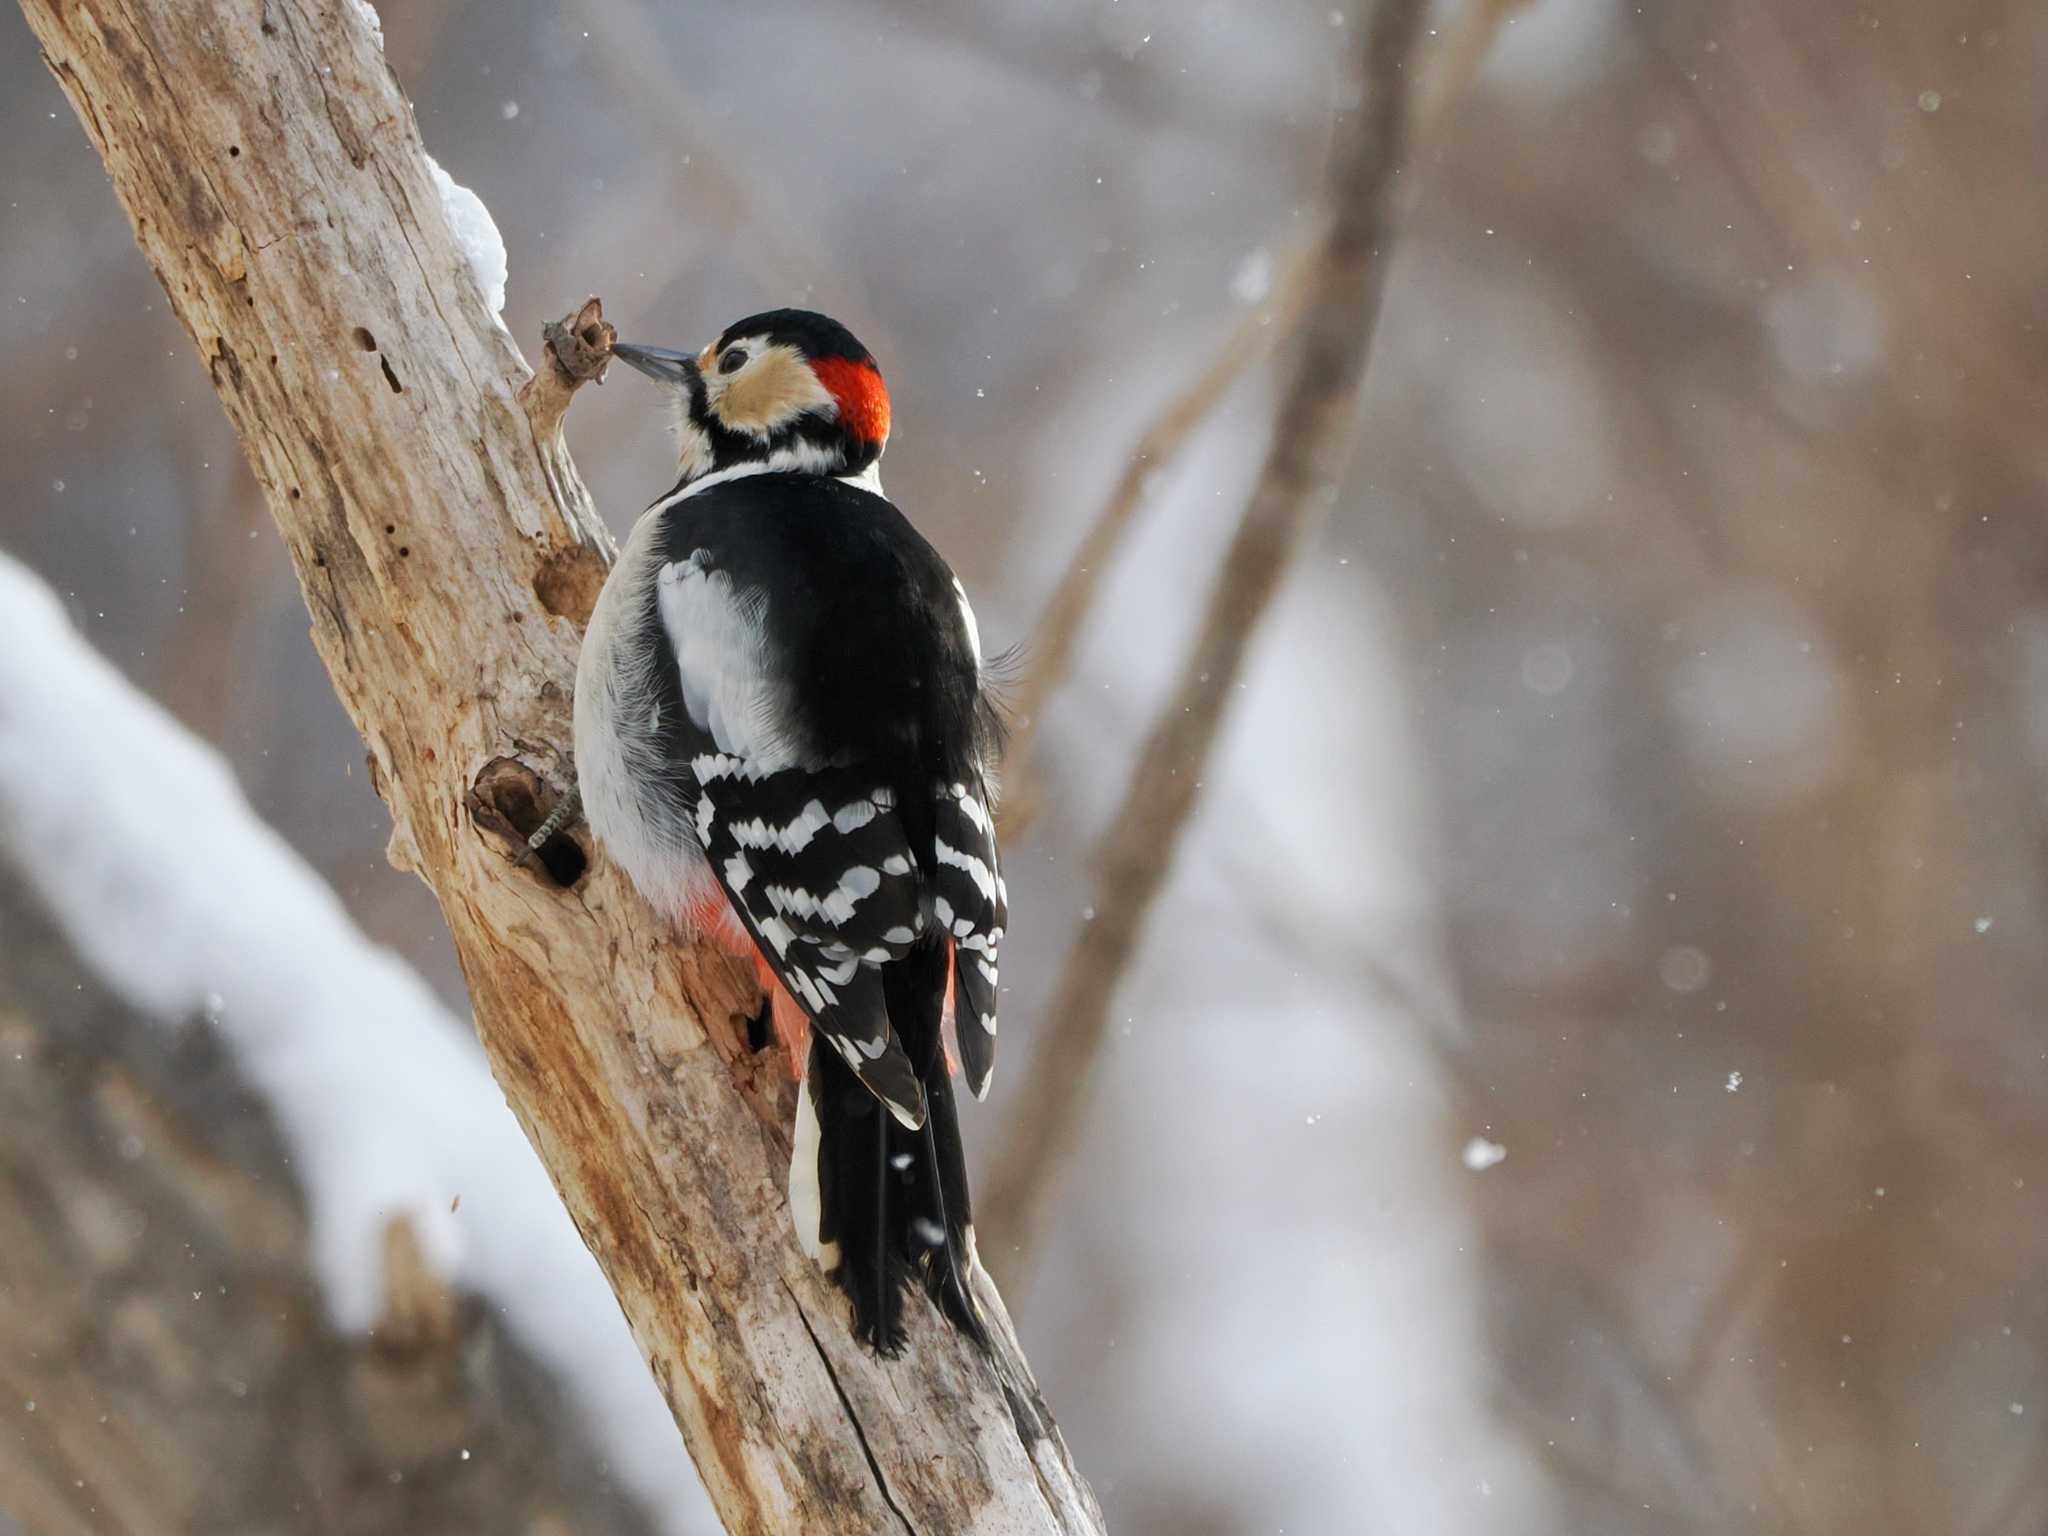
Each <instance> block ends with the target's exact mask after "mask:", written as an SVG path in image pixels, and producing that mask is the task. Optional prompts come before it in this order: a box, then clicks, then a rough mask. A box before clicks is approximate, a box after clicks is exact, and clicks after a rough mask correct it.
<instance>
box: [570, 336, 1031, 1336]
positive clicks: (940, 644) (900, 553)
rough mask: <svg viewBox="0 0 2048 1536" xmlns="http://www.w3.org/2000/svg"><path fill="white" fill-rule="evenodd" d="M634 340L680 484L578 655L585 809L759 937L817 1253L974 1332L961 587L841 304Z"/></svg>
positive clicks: (984, 732) (716, 929)
mask: <svg viewBox="0 0 2048 1536" xmlns="http://www.w3.org/2000/svg"><path fill="white" fill-rule="evenodd" d="M614 355H615V356H617V357H618V359H619V360H620V361H621V362H624V363H627V364H629V365H630V366H631V367H633V368H635V369H637V370H638V371H639V372H641V373H644V374H646V375H647V376H648V377H650V378H652V379H654V380H655V381H656V382H658V383H659V384H661V385H662V386H664V387H665V388H666V389H667V390H668V391H669V393H670V394H671V396H672V399H673V404H674V408H675V413H676V431H677V436H678V439H679V442H680V461H681V476H680V478H679V479H678V480H677V481H676V483H675V485H674V487H673V488H672V489H671V490H670V491H669V492H668V493H667V494H666V495H664V496H662V497H661V498H660V499H659V500H658V501H656V502H655V503H654V504H653V505H652V506H650V507H649V508H648V509H647V511H646V512H645V513H643V514H642V515H641V517H640V520H639V522H638V523H637V524H635V526H634V528H633V532H632V535H631V537H630V538H628V539H627V541H626V546H625V549H624V552H623V553H622V554H621V556H620V558H619V562H618V564H617V566H616V567H614V569H613V570H612V573H611V576H610V578H609V579H608V580H607V581H606V583H605V587H604V592H603V594H602V596H600V597H599V599H598V602H597V609H596V612H595V613H594V614H593V615H592V617H591V621H590V628H589V632H588V633H587V634H586V635H585V637H584V641H583V653H582V658H581V661H580V663H579V665H578V667H577V672H576V767H577V776H578V779H579V781H580V784H581V788H582V792H583V802H584V807H585V813H586V814H587V816H588V817H589V820H590V825H591V827H592V829H593V830H594V831H595V832H596V834H597V837H598V839H599V841H600V842H601V843H602V844H603V845H604V847H605V849H606V850H607V851H608V852H609V854H610V856H611V857H612V858H613V859H614V860H616V861H617V862H618V863H619V865H620V866H621V867H623V868H624V870H625V871H626V873H627V874H628V875H629V876H630V877H631V878H632V880H633V883H634V884H635V885H637V886H638V887H639V889H640V890H641V892H642V893H643V894H644V895H645V896H646V897H647V898H648V900H649V901H651V902H652V903H653V904H654V905H655V906H656V907H657V908H659V909H660V910H661V912H662V913H663V914H665V915H666V916H668V917H669V918H670V919H671V920H673V921H674V922H675V923H677V924H678V925H679V926H680V927H682V928H684V929H686V930H689V931H693V932H696V933H699V934H702V935H705V936H708V937H710V938H712V939H715V940H717V941H718V942H721V943H723V944H725V945H726V946H727V947H729V948H731V949H733V950H735V951H737V952H740V953H742V954H747V955H751V956H752V957H753V959H754V962H755V964H756V966H757V968H758V969H759V971H760V973H761V975H762V978H763V981H764V983H765V984H766V985H767V986H768V989H769V994H770V997H771V999H772V1003H773V1009H774V1018H775V1023H776V1026H777V1030H778V1032H779V1033H780V1034H781V1036H782V1039H783V1040H784V1043H785V1044H786V1045H787V1046H788V1047H789V1049H790V1051H791V1055H792V1059H793V1061H794V1063H795V1065H796V1067H797V1070H798V1071H799V1073H800V1074H801V1082H802V1086H801V1088H800V1090H799V1093H798V1098H797V1119H796V1126H795V1130H794V1142H795V1152H794V1155H793V1157H792V1159H791V1163H790V1172H789V1205H790V1213H791V1217H792V1219H793V1220H794V1222H795V1224H796V1228H797V1236H798V1239H799V1241H800V1243H801V1244H802V1246H803V1249H804V1251H805V1252H806V1253H808V1254H809V1255H810V1256H811V1257H812V1258H813V1259H814V1260H816V1261H817V1262H818V1263H819V1264H820V1265H821V1266H822V1267H823V1268H824V1269H825V1271H826V1272H827V1273H828V1274H830V1275H831V1276H832V1277H833V1278H834V1280H836V1281H837V1283H838V1284H839V1285H840V1286H841V1287H842V1288H843V1289H844V1290H845V1291H846V1293H847V1295H848V1296H849V1297H850V1298H851V1299H852V1303H853V1315H854V1327H855V1330H856V1331H857V1332H858V1333H859V1334H860V1335H861V1336H862V1337H863V1338H865V1339H866V1340H867V1341H868V1342H869V1343H871V1344H872V1345H874V1346H875V1347H876V1348H878V1349H880V1350H882V1351H884V1352H888V1353H893V1352H895V1351H896V1350H898V1349H900V1348H901V1347H902V1344H903V1339H904V1333H903V1310H902V1309H903V1290H904V1287H905V1285H906V1284H907V1283H908V1282H909V1281H911V1280H913V1279H916V1280H919V1281H921V1282H922V1283H923V1284H924V1285H925V1286H926V1288H927V1289H928V1290H929V1291H930V1292H931V1294H932V1296H933V1297H934V1299H935V1300H937V1301H938V1303H939V1304H940V1306H941V1307H942V1308H943V1309H944V1310H945V1312H946V1313H947V1315H948V1316H950V1317H951V1318H952V1319H953V1320H954V1322H955V1323H956V1324H958V1325H959V1326H961V1327H962V1328H964V1329H965V1330H967V1331H968V1332H969V1333H971V1334H973V1335H974V1336H976V1337H981V1336H982V1327H981V1322H980V1313H979V1309H978V1308H977V1306H976V1304H975V1301H974V1293H973V1289H972V1286H971V1277H972V1274H973V1271H974V1268H975V1265H976V1263H977V1260H976V1257H975V1249H974V1227H973V1225H972V1222H971V1219H970V1215H969V1210H968V1198H967V1177H966V1165H965V1160H964V1158H963V1156H962V1152H961V1145H960V1131H959V1123H958V1120H957V1118H956V1116H955V1112H954V1101H953V1090H952V1084H951V1081H950V1076H949V1062H948V1051H947V1048H946V1045H945V1042H944V1040H943V1039H942V1018H943V1016H945V1015H946V1014H947V1013H949V1012H950V1014H951V1015H952V1017H953V1020H954V1037H955V1039H956V1041H957V1048H958V1052H959V1060H960V1066H961V1068H962V1070H963V1072H964V1074H965V1077H966V1081H967V1085H968V1087H969V1088H970V1089H971V1090H972V1091H973V1093H974V1094H975V1096H976V1097H977V1098H981V1097H985V1096H986V1094H987V1092H988V1085H989V1074H990V1071H991V1069H992V1068H993V1066H994V1063H995V1043H996V974H997V972H996V965H997V951H998V949H999V947H1000V946H1001V943H1002V938H1003V924H1004V920H1005V918H1004V907H1005V895H1004V890H1003V880H1002V875H1001V873H1000V871H999V869H998V864H997V857H996V839H995V821H994V815H993V811H994V802H993V800H992V798H991V788H992V783H991V778H992V775H991V770H992V768H993V765H994V762H995V755H996V751H997V748H998V738H999V734H1000V724H999V720H998V716H997V712H996V708H995V705H994V701H993V699H992V697H991V695H990V692H989V689H988V685H987V682H986V679H985V676H984V669H983V665H982V658H981V642H980V639H979V636H978V635H977V633H976V628H975V622H974V611H973V609H972V608H971V607H970V606H969V605H968V601H967V594H966V591H965V590H964V589H963V588H962V586H961V585H960V582H959V579H958V578H957V577H955V576H954V574H953V572H952V570H951V568H949V567H948V566H947V564H946V562H945V561H944V560H943V559H941V558H940V557H939V554H938V552H937V551H936V550H934V549H933V548H932V546H931V545H930V544H928V543H927V542H925V540H924V538H923V537H922V536H921V535H920V534H919V533H918V532H917V530H916V529H915V528H913V527H912V526H911V525H910V523H909V522H908V521H907V520H906V519H905V518H904V516H903V514H902V513H901V512H899V511H897V510H896V508H895V507H894V506H893V505H891V504H890V502H889V501H888V499H887V498H886V497H885V496H884V495H883V493H882V487H881V479H880V476H879V473H878V469H879V464H880V460H881V457H882V450H883V448H884V447H885V446H886V445H887V443H888V440H889V395H888V391H887V389H886V388H885V387H884V385H883V383H882V376H881V372H880V370H879V369H877V368H876V366H875V361H874V359H873V357H871V356H870V355H869V353H868V351H867V349H866V348H865V347H863V346H862V345H861V344H860V343H859V342H858V341H856V340H854V338H853V336H852V335H851V334H850V333H849V332H848V331H847V330H846V328H845V327H844V326H842V325H840V324H838V323H837V322H836V321H833V320H829V319H827V318H826V317H825V316H823V315H818V314H813V313H810V312H809V311H806V310H796V309H782V310H773V311H770V312H768V313H765V314H759V315H754V316H751V317H750V318H748V319H745V320H742V321H740V322H739V323H738V324H736V325H733V326H730V327H728V328H727V330H726V332H725V334H724V335H722V336H720V337H719V338H718V340H717V341H716V342H714V343H712V344H711V345H710V346H708V347H706V348H705V349H704V350H703V351H702V352H700V353H698V354H696V355H695V356H691V355H689V354H687V353H682V352H672V351H668V350H665V349H661V348H655V347H640V346H627V345H620V346H618V347H616V348H614Z"/></svg>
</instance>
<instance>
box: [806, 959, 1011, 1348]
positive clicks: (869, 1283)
mask: <svg viewBox="0 0 2048 1536" xmlns="http://www.w3.org/2000/svg"><path fill="white" fill-rule="evenodd" d="M949 958H950V956H949V952H948V951H947V949H946V948H945V947H944V946H943V945H938V944H934V945H932V946H930V948H929V949H928V950H927V949H924V948H920V949H919V950H917V951H914V952H913V953H912V955H911V956H909V957H907V958H906V959H905V960H903V961H899V962H898V963H897V964H896V965H893V966H891V967H889V974H887V975H886V976H885V985H886V989H887V994H888V1002H889V1015H890V1021H891V1023H892V1025H893V1026H894V1028H895V1030H896V1033H897V1037H898V1038H899V1039H900V1040H901V1041H902V1042H903V1045H904V1049H905V1052H906V1054H907V1055H908V1056H909V1057H910V1060H911V1063H912V1065H913V1066H914V1067H915V1069H916V1070H917V1072H918V1075H919V1077H920V1078H921V1079H922V1081H923V1083H924V1088H925V1094H926V1103H927V1105H928V1113H927V1115H926V1118H925V1123H924V1125H923V1127H922V1128H921V1129H919V1130H911V1129H909V1128H908V1127H906V1126H904V1125H903V1124H902V1123H901V1122H899V1121H898V1120H897V1119H896V1118H895V1117H894V1116H893V1115H891V1114H889V1113H888V1112H887V1111H886V1110H885V1109H883V1108H882V1106H881V1105H880V1104H879V1103H878V1102H877V1101H876V1099H875V1097H874V1095H873V1094H871V1093H870V1092H868V1090H867V1089H866V1088H865V1087H863V1086H862V1085H861V1082H860V1079H859V1078H857V1077H856V1076H855V1075H854V1073H853V1070H852V1068H850V1067H848V1066H847V1065H846V1063H845V1062H844V1061H843V1060H842V1059H841V1058H840V1056H839V1053H838V1052H837V1051H836V1050H833V1049H832V1048H831V1047H830V1046H828V1045H827V1044H826V1043H825V1042H824V1041H823V1040H821V1039H818V1038H817V1037H815V1036H814V1037H813V1038H812V1042H811V1057H810V1064H809V1073H808V1095H809V1099H810V1107H811V1112H812V1113H814V1114H815V1116H816V1121H817V1142H816V1147H817V1154H816V1155H817V1160H818V1168H817V1190H818V1209H817V1213H816V1221H817V1238H818V1249H819V1256H820V1262H822V1263H823V1264H824V1266H825V1268H826V1270H827V1271H828V1272H829V1273H830V1274H831V1275H832V1278H833V1279H834V1280H835V1281H836V1282H837V1283H838V1285H839V1287H840V1289H842V1290H843V1291H845V1292H846V1294H847V1296H848V1298H849V1299H850V1300H851V1301H852V1303H853V1318H854V1331H855V1333H856V1334H858V1335H859V1336H860V1337H861V1338H862V1339H864V1340H865V1341H866V1342H867V1343H868V1344H870V1345H871V1346H873V1347H874V1348H875V1349H877V1350H879V1351H880V1352H881V1353H883V1354H887V1355H894V1354H896V1353H898V1352H900V1351H901V1350H902V1348H903V1345H904V1340H905V1336H904V1329H903V1294H904V1290H905V1287H906V1286H907V1285H908V1284H909V1283H910V1281H911V1280H912V1279H916V1280H919V1281H921V1282H922V1284H923V1285H924V1288H925V1290H926V1291H927V1292H928V1293H929V1294H930V1295H931V1297H932V1299H933V1300H934V1301H935V1302H937V1303H938V1305H939V1306H940V1308H941V1309H942V1310H943V1311H944V1312H945V1313H946V1315H947V1317H949V1318H950V1319H952V1321H953V1323H954V1325H955V1326H957V1327H958V1328H960V1329H961V1330H962V1331H963V1332H964V1333H966V1334H967V1335H968V1336H969V1337H971V1338H973V1339H974V1340H975V1341H976V1342H978V1343H980V1344H982V1345H984V1346H986V1344H987V1342H988V1340H987V1334H986V1333H985V1331H984V1329H983V1326H982V1321H981V1314H980V1309H979V1308H978V1307H977V1306H976V1304H975V1301H974V1292H973V1287H972V1268H973V1263H974V1259H973V1251H974V1250H973V1242H974V1236H973V1226H972V1218H971V1216H970V1213H969V1206H968V1196H967V1159H966V1155H965V1152H964V1150H963V1148H962V1146H961V1143H960V1122H959V1118H958V1114H957V1110H956V1107H955V1104H954V1100H953V1088H952V1083H951V1081H950V1079H949V1077H948V1075H947V1071H946V1059H945V1052H944V1050H943V1049H942V1048H941V1046H940V1043H939V1016H940V1012H941V1010H942V1008H943V1006H944V999H945V975H946V971H945V966H946V964H947V962H948V960H949ZM799 1146H800V1147H802V1146H803V1142H802V1141H801V1139H800V1140H799ZM799 1155H801V1153H800V1154H799ZM800 1182H801V1176H800V1174H793V1175H792V1179H791V1186H792V1189H795V1188H796V1187H797V1186H798V1184H799V1183H800ZM797 1219H798V1220H799V1221H800V1222H801V1221H803V1220H804V1219H805V1215H804V1213H801V1212H799V1213H798V1215H797Z"/></svg>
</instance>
